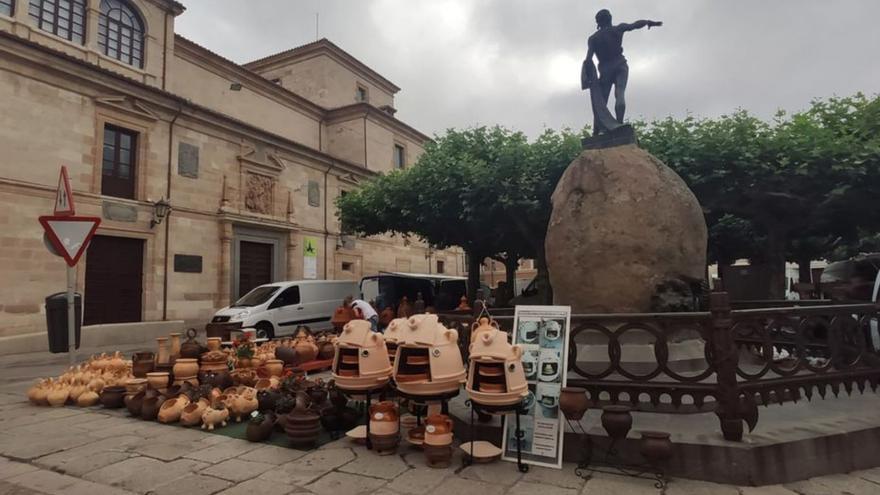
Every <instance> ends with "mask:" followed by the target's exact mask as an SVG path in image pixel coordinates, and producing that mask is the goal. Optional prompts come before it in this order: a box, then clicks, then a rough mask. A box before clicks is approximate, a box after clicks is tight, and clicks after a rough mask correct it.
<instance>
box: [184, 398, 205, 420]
mask: <svg viewBox="0 0 880 495" xmlns="http://www.w3.org/2000/svg"><path fill="white" fill-rule="evenodd" d="M208 405H209V403H208V400H207V399H199V400H198V401H196V402H190V403H189V405H187V406H186V407H184V408H183V411H180V424H182V425H183V426H198V425H200V424H201V423H202V413H204V412H205V409H207V408H208Z"/></svg>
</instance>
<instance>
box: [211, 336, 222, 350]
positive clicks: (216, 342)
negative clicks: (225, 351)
mask: <svg viewBox="0 0 880 495" xmlns="http://www.w3.org/2000/svg"><path fill="white" fill-rule="evenodd" d="M222 342H223V339H221V338H220V337H208V352H210V351H219V350H220V344H221V343H222Z"/></svg>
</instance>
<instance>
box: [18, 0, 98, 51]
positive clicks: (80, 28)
mask: <svg viewBox="0 0 880 495" xmlns="http://www.w3.org/2000/svg"><path fill="white" fill-rule="evenodd" d="M4 1H6V0H4ZM28 14H29V15H30V17H31V21H33V23H34V25H35V26H37V27H38V28H39V29H41V30H43V31H46V32H49V33H52V34H54V35H55V36H60V37H62V38H64V39H67V40H70V41H73V42H74V43H79V44H81V45H82V44H83V43H84V41H85V39H86V2H85V0H30V2H29V3H28Z"/></svg>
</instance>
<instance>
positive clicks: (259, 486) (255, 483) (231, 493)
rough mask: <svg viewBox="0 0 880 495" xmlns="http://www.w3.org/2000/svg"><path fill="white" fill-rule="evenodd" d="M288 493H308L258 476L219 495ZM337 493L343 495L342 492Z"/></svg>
mask: <svg viewBox="0 0 880 495" xmlns="http://www.w3.org/2000/svg"><path fill="white" fill-rule="evenodd" d="M288 493H308V492H306V490H305V489H304V488H298V487H293V486H289V485H282V484H279V483H273V482H271V481H266V480H261V479H258V478H255V479H252V480H247V481H245V482H244V483H239V484H237V485H233V486H231V487H229V488H227V489H226V490H223V491H222V492H220V494H219V495H287V494H288ZM175 495H179V494H175ZM338 495H344V494H342V493H340V494H338Z"/></svg>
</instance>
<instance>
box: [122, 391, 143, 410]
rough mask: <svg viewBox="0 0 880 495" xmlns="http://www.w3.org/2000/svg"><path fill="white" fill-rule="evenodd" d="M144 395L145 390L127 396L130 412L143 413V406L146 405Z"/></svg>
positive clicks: (127, 406) (126, 404)
mask: <svg viewBox="0 0 880 495" xmlns="http://www.w3.org/2000/svg"><path fill="white" fill-rule="evenodd" d="M144 395H145V392H143V391H141V392H138V393H136V394H134V395H127V396H126V397H125V407H126V408H127V409H128V413H129V414H131V415H132V416H140V415H141V407H142V406H143V405H144Z"/></svg>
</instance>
